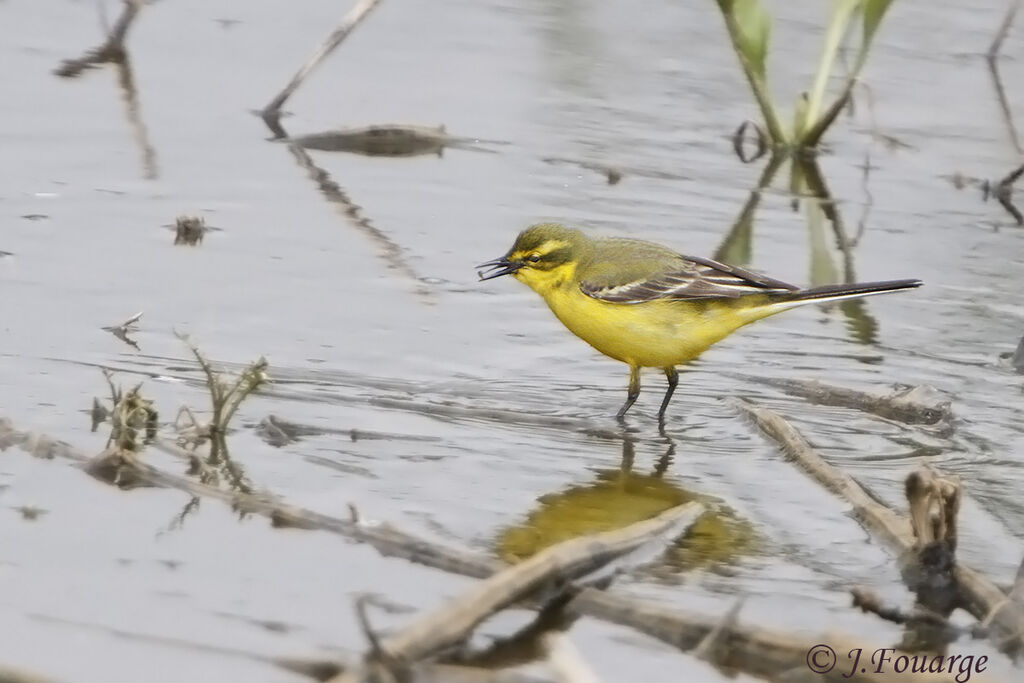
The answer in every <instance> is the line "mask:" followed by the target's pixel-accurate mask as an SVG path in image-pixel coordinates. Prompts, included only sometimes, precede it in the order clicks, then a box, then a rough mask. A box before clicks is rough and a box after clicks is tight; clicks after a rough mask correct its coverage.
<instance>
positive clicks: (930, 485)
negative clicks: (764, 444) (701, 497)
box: [735, 399, 1024, 650]
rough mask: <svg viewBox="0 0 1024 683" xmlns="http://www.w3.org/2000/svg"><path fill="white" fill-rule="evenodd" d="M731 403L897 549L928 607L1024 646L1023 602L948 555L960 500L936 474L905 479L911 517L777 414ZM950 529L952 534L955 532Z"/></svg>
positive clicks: (1001, 641)
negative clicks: (940, 607)
mask: <svg viewBox="0 0 1024 683" xmlns="http://www.w3.org/2000/svg"><path fill="white" fill-rule="evenodd" d="M735 404H736V405H737V407H738V408H739V409H740V410H742V411H743V412H744V413H746V414H747V415H749V416H750V417H751V418H753V420H754V422H755V423H756V424H757V426H758V427H759V428H760V429H761V430H762V431H763V432H764V433H765V434H766V435H768V436H769V437H771V438H772V439H773V440H775V441H776V442H777V443H778V444H779V445H780V446H781V447H782V449H783V451H785V453H786V454H787V455H788V456H789V457H790V458H791V459H792V460H793V461H795V462H796V463H797V464H798V465H799V466H800V468H801V469H803V470H804V471H805V472H807V473H808V474H810V475H811V476H812V477H813V478H814V479H815V480H816V481H817V482H818V483H819V484H821V485H822V486H824V487H825V488H826V489H828V490H829V491H831V492H832V493H835V494H836V495H838V496H839V497H840V498H842V499H843V500H844V501H846V502H847V503H848V504H849V505H850V506H851V507H852V508H853V514H854V517H855V518H856V519H857V520H858V521H860V522H861V524H862V525H863V526H864V528H865V529H867V530H868V531H869V532H870V533H872V534H874V535H876V536H877V537H879V538H880V539H881V540H882V541H883V542H884V543H885V544H886V545H888V546H889V547H890V548H893V549H894V550H896V551H897V552H899V554H900V562H901V565H902V567H903V568H904V571H905V572H908V571H909V572H910V573H909V574H908V577H909V583H911V584H912V585H911V588H912V589H914V590H915V591H917V593H918V597H919V599H920V598H922V597H923V595H924V594H925V593H930V595H929V596H928V597H927V598H926V600H927V601H928V602H926V603H925V604H926V606H928V607H929V608H932V604H931V603H933V601H934V600H939V601H947V602H951V603H953V604H955V605H956V606H959V607H963V608H964V609H966V610H967V611H968V612H970V613H971V614H972V615H973V616H974V617H975V618H976V619H978V620H979V621H981V622H982V623H983V624H985V625H988V626H989V627H990V632H991V633H992V634H993V638H994V639H995V641H996V642H997V644H998V645H999V646H1000V647H1001V648H1005V649H1007V650H1013V649H1015V648H1018V647H1021V646H1024V606H1022V605H1018V604H1016V603H1014V602H1013V601H1010V600H1009V599H1008V598H1007V595H1006V594H1005V593H1004V592H1003V591H1002V590H1000V589H999V587H998V586H996V585H995V584H994V583H993V582H992V581H990V580H989V579H987V578H986V577H985V576H983V575H981V574H980V573H978V572H977V571H975V570H973V569H971V568H969V567H966V566H963V565H961V564H959V563H956V562H955V560H953V558H952V554H951V553H952V551H953V550H955V532H953V530H954V529H955V526H954V524H953V520H954V519H955V515H956V510H957V508H958V504H956V503H954V502H953V501H954V498H955V499H957V500H958V497H959V492H958V491H957V492H956V493H955V494H953V493H951V492H950V490H949V486H948V485H947V484H946V483H942V482H938V481H936V480H935V479H934V475H928V474H922V473H920V472H914V473H912V474H911V476H910V477H908V480H907V487H908V491H907V493H908V498H910V501H911V503H912V506H913V508H912V511H911V514H912V515H913V523H911V521H909V520H908V519H907V518H904V517H902V516H900V515H898V514H897V513H896V512H894V511H893V510H891V509H890V508H888V507H886V506H885V505H883V504H882V503H881V502H879V501H878V500H877V499H875V498H874V497H873V496H871V495H870V494H869V493H868V492H867V491H865V490H864V488H863V487H862V486H861V485H860V484H859V483H858V482H857V481H856V480H855V479H854V478H853V477H851V476H850V475H848V474H846V473H845V472H843V471H842V470H840V469H838V468H836V467H834V466H832V465H830V464H828V463H827V462H825V460H824V458H822V457H821V455H820V454H819V453H818V452H817V451H816V450H815V449H814V448H812V447H811V445H810V444H808V443H807V441H806V439H804V437H803V436H802V435H801V434H800V432H798V431H797V430H796V428H794V427H793V426H792V425H791V424H790V423H789V422H787V421H786V420H785V419H784V418H783V417H782V416H780V415H778V414H777V413H775V412H773V411H771V410H768V409H767V408H763V407H761V406H757V405H755V404H753V403H751V402H749V401H744V400H739V399H737V400H736V401H735ZM936 492H937V493H936ZM919 494H920V495H919ZM937 499H938V500H942V501H945V502H943V503H942V504H941V505H939V507H938V510H939V514H938V515H937V516H936V515H935V514H933V511H934V510H935V507H934V504H935V501H936V500H937ZM950 532H953V535H952V536H951V535H950ZM915 534H919V535H915ZM936 540H941V541H942V543H939V544H938V546H939V548H938V549H939V550H942V549H943V547H944V548H945V550H947V551H948V552H946V553H945V554H941V553H940V554H939V558H940V560H941V561H940V562H939V565H941V564H942V563H943V562H944V563H945V564H947V565H948V566H947V567H946V568H945V570H944V573H943V572H938V573H936V566H935V562H934V560H935V556H936V553H935V550H934V549H935V548H936V544H935V543H934V542H935V541H936ZM951 541H952V543H951ZM914 572H917V573H916V574H915V573H914ZM943 577H948V581H949V582H950V583H951V584H952V585H949V586H941V585H936V582H940V583H941V582H943V581H947V578H943ZM929 584H930V585H929ZM954 593H955V594H954ZM933 596H938V597H933Z"/></svg>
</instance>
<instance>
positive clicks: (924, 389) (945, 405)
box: [749, 377, 953, 426]
mask: <svg viewBox="0 0 1024 683" xmlns="http://www.w3.org/2000/svg"><path fill="white" fill-rule="evenodd" d="M749 379H750V380H752V381H755V382H763V383H765V384H768V385H770V386H774V387H778V388H780V389H782V390H783V391H785V392H786V393H787V394H789V395H791V396H799V397H801V398H805V399H807V400H809V401H811V402H812V403H816V404H819V405H826V406H839V407H842V408H853V409H856V410H862V411H864V412H867V413H871V414H873V415H878V416H879V417H882V418H885V419H887V420H895V421H897V422H903V423H906V424H923V425H932V426H934V425H937V424H939V423H947V424H948V422H949V421H950V420H951V419H952V417H953V411H952V407H951V405H952V404H951V401H950V400H949V398H948V397H946V396H944V395H942V394H941V393H939V392H938V391H937V390H935V389H933V388H932V387H929V386H925V385H921V386H916V387H902V388H895V389H893V390H892V391H890V392H888V393H885V394H879V393H875V392H868V391H859V390H857V389H849V388H847V387H840V386H835V385H832V384H824V383H823V382H819V381H818V380H801V379H780V378H769V377H750V378H749Z"/></svg>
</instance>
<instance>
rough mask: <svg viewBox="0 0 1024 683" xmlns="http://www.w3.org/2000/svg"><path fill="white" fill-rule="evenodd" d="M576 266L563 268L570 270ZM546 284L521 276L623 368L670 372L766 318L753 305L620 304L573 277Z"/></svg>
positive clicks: (551, 276)
mask: <svg viewBox="0 0 1024 683" xmlns="http://www.w3.org/2000/svg"><path fill="white" fill-rule="evenodd" d="M570 267H571V265H567V266H564V267H563V268H570ZM545 275H546V277H544V278H543V279H541V278H537V277H530V275H528V274H527V273H522V276H520V273H516V276H517V279H519V280H521V281H523V282H525V283H526V284H528V285H530V287H531V288H533V289H534V290H535V291H536V292H537V293H538V294H540V295H541V296H542V297H543V298H544V301H546V302H547V304H548V306H549V307H550V308H551V310H552V312H554V314H555V316H557V317H558V319H559V320H560V321H561V322H562V324H563V325H565V326H566V327H567V328H569V330H570V331H571V332H572V333H573V334H575V335H576V336H577V337H579V338H580V339H582V340H583V341H585V342H587V343H588V344H590V345H591V346H593V347H594V348H595V349H597V350H598V351H600V352H601V353H603V354H605V355H606V356H610V357H612V358H614V359H616V360H619V361H622V362H623V363H629V364H630V365H637V366H642V367H659V368H664V367H670V366H674V365H681V364H683V363H686V362H689V361H691V360H693V359H694V358H696V357H697V356H699V355H700V354H701V353H703V352H704V351H705V350H706V349H707V348H708V347H709V346H711V345H712V344H714V343H715V342H718V341H721V340H722V339H724V338H725V337H727V336H728V335H729V334H731V333H732V332H734V331H735V330H736V329H737V328H739V327H742V326H743V325H746V324H747V323H749V322H752V321H754V320H757V319H759V318H761V317H764V313H763V312H762V313H758V314H753V313H752V312H751V310H750V305H749V304H750V303H751V302H744V303H745V304H747V305H742V306H740V305H737V304H735V303H733V302H731V301H730V302H724V301H721V300H715V301H667V300H662V301H650V302H646V303H637V304H621V303H611V302H607V301H600V300H598V299H594V298H591V297H589V296H587V295H586V294H584V293H583V292H582V291H581V290H580V288H579V287H578V286H577V285H576V284H575V281H574V278H573V277H572V275H573V273H572V272H568V271H567V272H563V273H551V272H549V273H546V274H545Z"/></svg>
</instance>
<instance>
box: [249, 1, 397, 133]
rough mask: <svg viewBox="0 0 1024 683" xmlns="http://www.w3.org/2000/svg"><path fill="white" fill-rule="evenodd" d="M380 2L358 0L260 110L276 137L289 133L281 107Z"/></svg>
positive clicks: (264, 120)
mask: <svg viewBox="0 0 1024 683" xmlns="http://www.w3.org/2000/svg"><path fill="white" fill-rule="evenodd" d="M378 2H380V0H357V2H356V4H355V5H354V6H353V7H352V9H350V10H349V11H348V12H347V13H346V14H345V16H344V17H342V19H341V21H340V22H338V25H337V26H335V28H334V30H333V31H331V34H330V35H329V36H327V38H326V39H325V40H324V42H323V43H322V44H321V45H320V47H318V48H317V49H316V51H314V52H313V55H312V56H311V57H310V58H309V59H308V60H306V62H305V63H304V64H303V65H302V66H301V67H299V70H298V71H297V72H295V75H294V76H292V78H291V80H290V81H288V84H287V85H285V86H284V88H282V89H281V92H279V93H278V94H277V95H275V96H274V99H272V100H271V101H270V102H269V103H268V104H267V106H265V107H264V108H263V109H262V110H261V111H260V116H261V117H262V118H263V122H264V123H265V124H267V128H269V129H270V132H271V133H273V135H274V136H275V137H276V138H284V137H287V133H285V130H284V128H282V127H281V107H283V106H284V103H285V102H287V101H288V98H289V97H291V96H292V94H293V93H294V92H295V91H296V90H297V89H298V88H299V86H300V85H302V83H303V81H305V80H306V78H307V77H308V76H309V74H311V73H313V70H314V69H316V67H317V66H319V65H320V62H322V61H323V60H324V59H326V58H327V56H328V55H330V54H331V53H332V52H334V50H335V49H337V47H338V46H339V45H341V43H342V42H343V41H344V40H345V38H347V37H348V35H349V34H350V33H351V32H352V30H353V29H355V27H356V26H358V25H359V24H360V23H361V22H362V21H363V19H365V18H366V17H367V16H368V15H369V14H370V12H371V11H372V10H373V8H374V7H376V6H377V3H378Z"/></svg>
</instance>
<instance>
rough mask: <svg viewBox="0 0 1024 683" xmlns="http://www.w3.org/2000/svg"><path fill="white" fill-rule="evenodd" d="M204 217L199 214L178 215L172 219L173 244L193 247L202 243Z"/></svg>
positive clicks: (204, 230) (204, 226)
mask: <svg viewBox="0 0 1024 683" xmlns="http://www.w3.org/2000/svg"><path fill="white" fill-rule="evenodd" d="M206 230H207V227H206V219H204V218H203V217H201V216H178V218H177V219H175V221H174V244H175V245H178V244H184V245H186V246H189V247H194V246H196V245H197V244H202V243H203V236H204V235H205V234H206Z"/></svg>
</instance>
